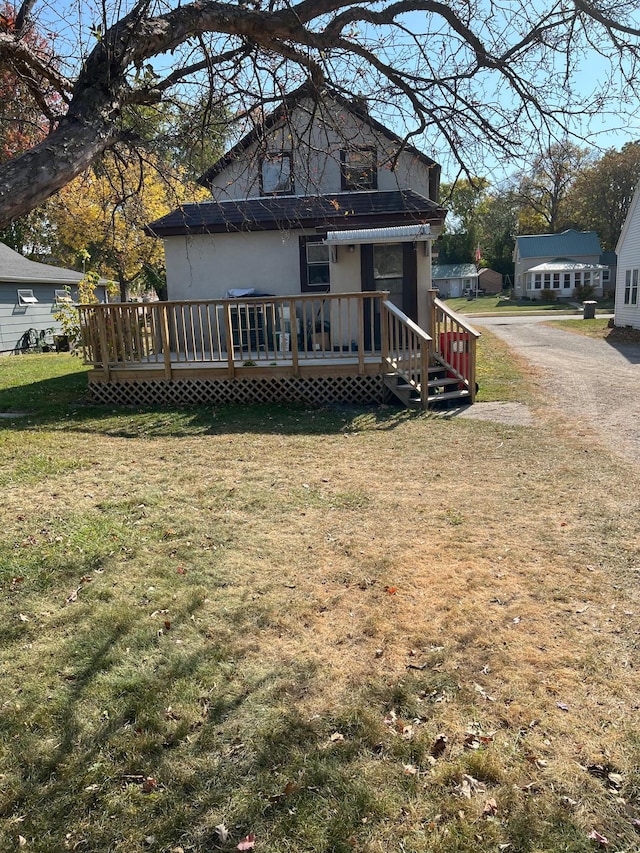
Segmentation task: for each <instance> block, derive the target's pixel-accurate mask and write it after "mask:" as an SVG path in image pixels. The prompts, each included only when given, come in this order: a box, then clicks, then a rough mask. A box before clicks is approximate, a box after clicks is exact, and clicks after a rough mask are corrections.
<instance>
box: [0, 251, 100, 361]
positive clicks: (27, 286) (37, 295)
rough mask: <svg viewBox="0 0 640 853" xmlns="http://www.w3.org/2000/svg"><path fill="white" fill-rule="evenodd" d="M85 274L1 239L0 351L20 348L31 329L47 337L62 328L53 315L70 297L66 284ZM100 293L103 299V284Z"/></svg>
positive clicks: (74, 293) (75, 283)
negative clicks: (25, 254)
mask: <svg viewBox="0 0 640 853" xmlns="http://www.w3.org/2000/svg"><path fill="white" fill-rule="evenodd" d="M82 278H83V274H82V273H79V272H74V271H73V270H67V269H63V268H62V267H54V266H50V265H49V264H40V263H37V262H36V261H30V260H27V258H25V257H23V256H22V255H20V254H18V252H14V251H13V249H10V248H9V247H8V246H5V244H4V243H0V352H14V351H16V350H18V349H19V348H20V342H21V340H22V338H23V335H24V334H25V333H26V332H28V331H29V329H35V330H36V332H37V333H40V332H43V331H44V332H45V334H46V336H47V339H49V340H50V339H51V335H52V334H56V333H57V332H59V331H60V324H59V323H57V322H56V321H55V320H54V317H53V315H54V314H55V312H56V311H57V310H58V308H59V307H60V305H62V304H64V303H65V302H67V303H68V302H69V301H70V294H69V292H68V291H67V290H66V288H67V287H70V288H71V289H72V293H71V297H74V296H75V295H76V292H74V288H76V287H77V284H78V282H79V281H82ZM98 297H99V298H102V299H104V298H105V294H104V288H101V289H100V292H99V293H98Z"/></svg>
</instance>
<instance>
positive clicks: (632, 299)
mask: <svg viewBox="0 0 640 853" xmlns="http://www.w3.org/2000/svg"><path fill="white" fill-rule="evenodd" d="M624 304H625V305H637V304H638V270H627V271H626V272H625V276H624Z"/></svg>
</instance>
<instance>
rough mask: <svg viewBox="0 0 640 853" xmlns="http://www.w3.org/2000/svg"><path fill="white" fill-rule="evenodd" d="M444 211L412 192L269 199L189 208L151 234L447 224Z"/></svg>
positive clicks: (153, 228) (174, 214)
mask: <svg viewBox="0 0 640 853" xmlns="http://www.w3.org/2000/svg"><path fill="white" fill-rule="evenodd" d="M445 215H446V210H445V209H444V208H442V207H440V206H439V205H438V204H436V203H435V202H434V201H430V199H427V198H425V197H424V196H421V195H419V194H418V193H416V192H413V190H393V191H391V192H379V191H365V192H345V193H330V194H328V195H318V196H265V197H263V198H249V199H244V200H240V201H222V202H220V201H207V202H202V203H199V204H185V205H182V207H180V208H178V209H177V210H174V211H172V212H171V213H169V214H167V215H166V216H163V217H162V218H161V219H157V220H156V221H155V222H152V223H151V224H150V225H148V226H147V228H146V229H145V230H146V232H147V233H148V234H151V235H154V236H159V237H170V236H175V235H178V234H226V233H237V232H243V231H244V232H246V231H276V230H289V229H291V228H323V227H326V228H332V229H339V228H353V227H355V226H366V225H407V224H413V223H419V222H433V223H434V224H438V225H439V224H441V223H442V222H444V217H445Z"/></svg>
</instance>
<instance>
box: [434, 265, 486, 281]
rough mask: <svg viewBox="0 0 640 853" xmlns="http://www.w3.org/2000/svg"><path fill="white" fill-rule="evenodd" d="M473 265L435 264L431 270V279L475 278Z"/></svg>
mask: <svg viewBox="0 0 640 853" xmlns="http://www.w3.org/2000/svg"><path fill="white" fill-rule="evenodd" d="M477 275H478V270H477V269H476V267H475V264H436V265H435V266H434V267H432V268H431V278H432V279H436V278H475V277H476V276H477Z"/></svg>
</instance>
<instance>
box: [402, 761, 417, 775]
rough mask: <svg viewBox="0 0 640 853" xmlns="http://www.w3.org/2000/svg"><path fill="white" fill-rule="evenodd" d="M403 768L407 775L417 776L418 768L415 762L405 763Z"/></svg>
mask: <svg viewBox="0 0 640 853" xmlns="http://www.w3.org/2000/svg"><path fill="white" fill-rule="evenodd" d="M402 769H403V770H404V772H405V775H406V776H416V775H417V773H418V768H417V767H414V765H413V764H403V765H402Z"/></svg>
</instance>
